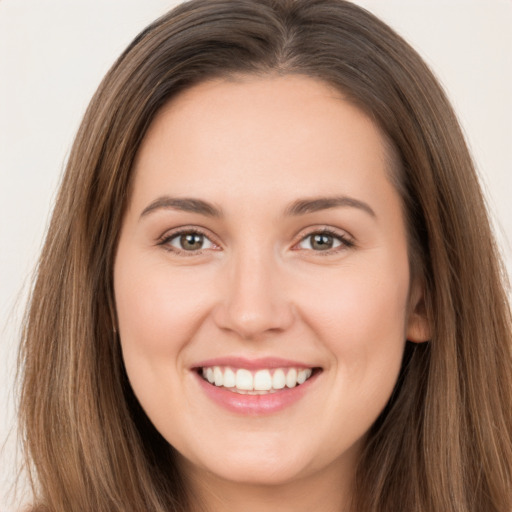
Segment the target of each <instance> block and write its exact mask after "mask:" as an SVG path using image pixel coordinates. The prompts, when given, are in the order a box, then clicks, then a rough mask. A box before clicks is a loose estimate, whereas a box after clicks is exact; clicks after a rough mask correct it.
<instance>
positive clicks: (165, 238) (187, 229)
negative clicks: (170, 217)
mask: <svg viewBox="0 0 512 512" xmlns="http://www.w3.org/2000/svg"><path fill="white" fill-rule="evenodd" d="M185 234H197V235H202V236H204V237H205V238H206V239H208V240H209V241H210V243H211V244H213V245H214V246H215V247H214V248H207V249H198V250H196V251H185V250H182V249H179V248H177V247H173V246H171V245H170V244H169V242H170V241H171V240H172V239H174V238H176V237H179V236H181V235H185ZM156 245H158V246H161V247H163V248H164V249H165V250H166V251H168V252H171V253H174V254H177V255H182V256H197V255H200V254H203V253H204V252H206V251H218V250H221V246H220V243H219V242H218V241H216V237H215V236H212V234H211V233H210V231H208V230H206V229H204V228H201V227H199V226H179V227H176V228H173V229H170V230H167V231H165V232H164V233H163V234H162V235H161V236H160V237H158V239H157V242H156Z"/></svg>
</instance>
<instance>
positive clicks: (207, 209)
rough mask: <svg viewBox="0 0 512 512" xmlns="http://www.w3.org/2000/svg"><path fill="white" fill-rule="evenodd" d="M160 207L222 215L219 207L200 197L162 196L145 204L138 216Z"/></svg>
mask: <svg viewBox="0 0 512 512" xmlns="http://www.w3.org/2000/svg"><path fill="white" fill-rule="evenodd" d="M160 209H171V210H180V211H183V212H190V213H199V214H200V215H206V216H207V217H222V211H221V210H220V208H217V207H215V206H214V205H213V204H211V203H208V202H206V201H203V200H202V199H194V198H189V197H169V196H162V197H159V198H158V199H155V200H154V201H153V202H152V203H151V204H149V205H148V206H146V208H144V210H143V211H142V213H141V214H140V218H142V217H145V216H146V215H148V214H149V213H151V212H154V211H155V210H160Z"/></svg>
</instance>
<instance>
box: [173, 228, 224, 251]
mask: <svg viewBox="0 0 512 512" xmlns="http://www.w3.org/2000/svg"><path fill="white" fill-rule="evenodd" d="M164 243H165V245H167V246H169V247H170V248H171V249H174V250H176V251H178V252H179V251H184V252H195V251H201V250H203V249H212V248H214V247H215V245H214V244H213V242H212V241H211V240H210V239H209V238H208V237H206V236H205V235H203V234H202V233H199V232H196V231H187V232H182V233H177V234H176V235H173V236H171V237H169V238H167V239H166V240H165V241H164Z"/></svg>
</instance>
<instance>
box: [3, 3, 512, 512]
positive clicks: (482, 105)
mask: <svg viewBox="0 0 512 512" xmlns="http://www.w3.org/2000/svg"><path fill="white" fill-rule="evenodd" d="M176 3H178V1H176V0H174V1H173V0H122V1H121V0H89V1H85V0H74V1H69V0H44V1H43V0H0V248H1V250H0V448H2V446H3V449H2V452H0V512H4V511H7V510H16V509H17V506H15V502H14V501H13V499H12V494H13V493H12V485H13V482H14V480H15V474H16V460H15V453H16V450H15V447H16V436H15V430H14V428H15V427H14V415H15V413H14V411H15V394H16V393H15V390H14V377H15V366H16V365H15V357H16V346H17V338H18V330H19V325H20V319H21V316H22V311H23V304H24V301H25V298H26V292H27V289H28V288H29V285H30V276H31V272H32V270H33V267H34V264H35V262H36V259H37V255H38V252H39V250H40V247H41V244H42V240H43V237H44V232H45V228H46V226H47V223H48V219H49V212H50V209H51V205H52V202H53V199H54V196H55V191H56V187H57V185H58V182H59V178H60V175H61V172H62V169H63V167H64V164H65V161H66V158H67V155H68V153H69V149H70V146H71V143H72V139H73V136H74V133H75V132H76V129H77V127H78V124H79V122H80V119H81V116H82V114H83V112H84V110H85V108H86V105H87V103H88V101H89V99H90V97H91V95H92V94H93V92H94V90H95V89H96V87H97V85H98V84H99V82H100V80H101V78H102V76H103V75H104V74H105V72H106V71H107V69H108V68H109V67H110V65H111V64H112V63H113V61H114V59H115V58H116V57H117V56H118V55H119V54H120V53H121V51H122V50H123V49H124V47H125V46H126V45H127V44H128V43H129V42H130V41H131V39H132V38H133V37H134V36H135V35H136V34H137V33H138V32H139V31H140V30H141V29H142V28H144V27H145V26H146V25H147V24H148V23H149V22H150V21H152V20H153V19H154V18H156V17H157V16H159V15H161V14H163V13H164V12H165V11H166V10H168V9H169V8H170V7H171V6H173V5H175V4H176ZM355 3H358V4H360V5H362V6H364V7H366V8H367V9H369V10H371V11H372V12H374V13H375V14H377V15H378V16H380V17H381V18H382V19H384V20H385V21H386V22H388V23H389V24H390V25H391V26H393V27H394V28H395V29H397V30H398V32H399V33H401V34H402V35H403V36H405V38H406V39H408V40H409V41H410V42H411V43H412V44H413V46H414V47H415V48H416V49H418V50H419V52H420V53H421V54H422V55H423V57H424V58H425V59H426V61H427V62H428V63H429V64H430V65H431V67H432V68H433V69H434V71H435V73H436V74H437V75H438V77H439V78H440V80H441V82H442V83H443V84H444V86H445V88H446V89H447V91H448V94H449V96H450V98H451V99H452V101H453V103H454V105H455V108H456V110H457V112H458V114H459V117H460V120H461V122H462V125H463V127H464V130H465V132H466V134H467V138H468V141H469V144H470V147H471V148H472V151H473V154H474V157H475V160H476V163H477V166H478V168H479V171H480V174H481V177H482V182H483V186H484V188H485V190H486V193H487V197H488V200H489V205H490V209H491V212H492V215H493V219H494V221H495V224H496V229H497V233H498V238H499V240H500V243H501V246H502V249H503V253H504V255H505V259H506V262H507V265H508V268H509V273H510V269H511V268H512V250H511V245H510V242H509V240H511V239H512V206H511V201H510V191H511V189H512V173H511V170H512V169H511V163H510V162H511V147H512V0H357V1H356V2H355ZM19 494H20V495H21V498H23V496H24V494H25V493H24V492H23V488H22V489H21V492H20V493H19Z"/></svg>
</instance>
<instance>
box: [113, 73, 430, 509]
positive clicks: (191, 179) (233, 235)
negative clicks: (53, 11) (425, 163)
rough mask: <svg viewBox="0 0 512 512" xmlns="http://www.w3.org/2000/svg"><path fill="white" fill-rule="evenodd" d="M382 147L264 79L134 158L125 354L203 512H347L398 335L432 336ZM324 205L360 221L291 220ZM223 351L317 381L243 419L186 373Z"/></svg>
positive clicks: (121, 288)
mask: <svg viewBox="0 0 512 512" xmlns="http://www.w3.org/2000/svg"><path fill="white" fill-rule="evenodd" d="M387 148H388V146H387V145H386V143H385V141H384V138H383V136H382V134H381V133H380V132H379V129H378V128H377V127H376V126H375V125H374V124H373V122H372V121H371V120H370V119H369V118H368V117H367V116H366V115H365V114H364V113H362V112H361V111H360V110H359V109H357V108H356V107H354V106H353V105H351V104H350V103H349V102H348V101H346V100H345V99H343V97H342V96H341V95H340V93H339V92H337V91H335V90H333V89H332V88H330V87H329V86H327V85H325V84H324V83H322V82H319V81H316V80H313V79H311V78H307V77H301V76H284V77H273V76H268V77H264V78H262V77H258V78H256V77H238V78H236V79H230V80H216V81H210V82H206V83H203V84H200V85H197V86H195V87H193V88H191V89H189V90H187V91H185V92H183V93H181V94H180V96H178V97H177V98H175V99H173V100H172V101H171V102H170V103H169V104H168V105H167V106H166V107H165V108H164V109H163V110H162V111H161V112H160V113H159V114H158V116H157V117H156V119H155V120H154V122H153V124H152V125H151V127H150V129H149V131H148V133H147V135H146V137H145V139H144V141H143V143H142V145H141V147H140V149H139V152H138V156H137V160H136V164H135V170H134V172H135V180H134V187H133V194H132V197H131V200H130V204H129V207H128V210H127V213H126V216H125V219H124V222H123V227H122V231H121V235H120V240H119V246H118V251H117V256H116V261H115V271H114V274H115V275H114V288H115V298H116V306H117V313H118V320H119V333H120V339H121V345H122V350H123V357H124V361H125V365H126V369H127V373H128V376H129V379H130V382H131V385H132V387H133V389H134V392H135V394H136V396H137V398H138V399H139V401H140V403H141V405H142V407H143V408H144V410H145V411H146V413H147V415H148V417H149V418H150V419H151V421H152V422H153V423H154V425H155V427H156V428H157V429H158V430H159V432H160V433H161V434H162V435H163V436H164V437H165V439H166V440H167V441H168V442H169V443H171V444H172V445H173V446H174V447H175V448H176V449H177V450H178V451H179V453H180V454H181V459H180V464H181V469H182V471H183V472H184V474H185V476H186V479H187V482H188V484H189V486H190V488H191V489H192V490H193V494H194V496H196V497H197V499H198V502H199V501H203V503H205V504H207V505H206V508H207V509H208V510H219V511H220V510H234V509H243V510H246V511H252V510H254V511H256V510H258V511H259V510H263V509H270V507H271V506H272V505H273V506H276V507H277V508H278V509H279V510H280V511H286V510H294V511H302V510H304V511H306V510H308V511H310V510H317V511H322V510H323V511H331V510H332V511H334V510H338V511H339V510H346V509H348V506H349V505H348V503H349V501H350V491H351V487H352V484H353V477H354V470H355V465H356V463H357V459H358V456H359V454H360V450H361V447H362V445H363V444H364V439H365V435H366V433H367V431H368V429H369V428H370V426H371V425H372V423H373V422H374V421H375V419H376V418H377V417H378V415H379V413H380V412H381V411H382V409H383V408H384V406H385V404H386V402H387V401H388V399H389V397H390V394H391V392H392V390H393V387H394V385H395V382H396V379H397V376H398V373H399V369H400V364H401V358H402V354H403V349H404V344H405V340H406V339H409V340H411V341H415V342H421V341H425V340H426V339H427V338H428V326H427V325H426V321H425V319H424V317H423V315H422V314H421V313H420V310H421V307H420V306H421V288H420V286H419V285H418V284H417V283H411V278H410V275H409V264H408V249H407V241H406V231H405V223H404V218H403V212H402V204H401V200H400V197H399V195H398V193H397V191H396V190H395V188H394V187H393V185H392V184H391V180H390V178H389V176H390V172H392V170H390V169H389V168H388V167H389V162H390V161H391V160H392V159H391V155H389V154H388V149H387ZM166 195H167V196H172V197H174V198H195V199H200V200H203V201H207V202H208V203H211V204H212V205H213V206H214V207H215V208H217V209H219V210H221V211H222V215H220V216H211V215H208V214H205V212H200V211H199V212H191V211H183V210H181V209H179V208H173V207H155V204H154V201H155V200H158V199H159V198H162V197H163V196H166ZM334 196H336V197H339V196H345V197H350V198H352V199H356V200H357V201H360V202H363V203H364V204H365V205H366V206H367V207H368V208H365V207H360V205H359V206H355V205H354V204H355V203H349V204H344V205H339V206H335V207H329V208H322V209H320V210H318V211H308V212H302V213H300V214H295V215H290V214H289V211H287V210H289V208H290V205H292V204H293V203H294V202H295V201H297V200H302V199H312V198H319V197H328V198H332V197H334ZM152 203H153V208H151V211H147V209H148V206H149V205H151V204H152ZM145 210H146V213H145V214H143V212H144V211H145ZM370 210H371V211H370ZM183 227H184V228H185V229H188V230H189V231H190V230H192V231H194V230H197V229H199V230H200V231H201V233H203V234H204V235H205V236H206V238H205V239H204V243H203V245H202V249H201V250H186V249H183V247H182V246H180V238H179V236H175V233H176V229H177V228H183ZM325 228H328V229H329V230H331V231H332V232H334V233H335V235H333V238H332V239H330V240H333V241H334V246H333V247H332V248H329V249H328V250H320V249H318V246H312V245H311V240H312V239H311V235H312V234H313V233H318V232H319V231H322V230H324V229H325ZM173 235H174V238H172V236H173ZM338 237H341V238H338ZM346 240H348V241H349V243H348V244H346ZM162 242H164V243H162ZM220 356H239V357H245V358H249V359H252V358H257V357H282V358H285V359H291V360H294V361H300V362H304V363H306V364H308V365H310V366H314V367H320V368H321V369H322V371H321V373H320V374H319V375H318V376H317V377H316V379H315V381H314V382H312V383H311V385H310V387H309V389H308V390H307V392H306V393H305V394H304V395H303V396H302V397H301V398H300V399H299V400H298V401H297V402H295V403H293V404H292V405H290V406H288V407H286V408H284V409H283V410H281V411H278V412H275V413H272V414H266V415H265V414H263V415H244V414H237V413H234V412H231V411H227V410H225V409H224V408H222V407H220V406H219V405H218V404H217V403H214V402H213V401H212V400H211V399H210V398H209V397H207V396H206V394H205V393H204V392H203V390H202V389H201V386H200V385H199V383H198V378H197V375H196V373H195V372H194V371H193V370H192V368H193V367H194V365H195V364H197V363H198V362H199V361H204V360H205V359H209V358H214V357H220ZM269 504H270V505H269Z"/></svg>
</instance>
